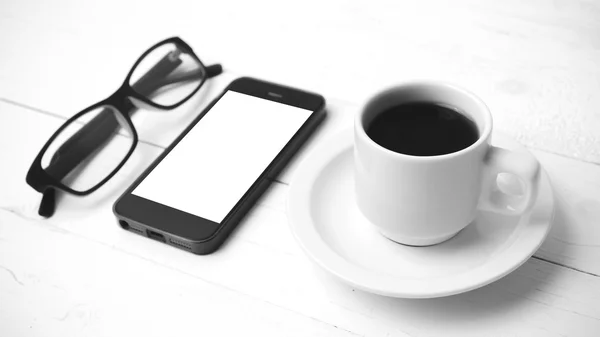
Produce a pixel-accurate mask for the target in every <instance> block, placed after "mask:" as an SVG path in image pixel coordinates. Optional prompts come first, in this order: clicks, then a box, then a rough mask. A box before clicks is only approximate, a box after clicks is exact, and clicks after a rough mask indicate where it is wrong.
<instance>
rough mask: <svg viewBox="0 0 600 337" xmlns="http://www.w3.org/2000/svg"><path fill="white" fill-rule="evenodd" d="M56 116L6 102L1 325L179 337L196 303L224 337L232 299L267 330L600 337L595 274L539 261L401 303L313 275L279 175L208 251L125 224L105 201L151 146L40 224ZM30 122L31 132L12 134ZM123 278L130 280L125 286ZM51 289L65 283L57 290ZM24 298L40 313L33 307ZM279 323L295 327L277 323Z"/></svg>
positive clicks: (254, 329) (0, 137)
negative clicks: (40, 182) (41, 168)
mask: <svg viewBox="0 0 600 337" xmlns="http://www.w3.org/2000/svg"><path fill="white" fill-rule="evenodd" d="M332 120H335V117H334V119H332ZM61 122H62V121H61V120H60V119H59V118H56V117H53V116H47V115H43V114H40V113H37V112H33V111H28V110H25V109H22V108H19V107H15V106H11V105H9V104H4V103H0V128H1V129H2V130H0V131H1V132H0V151H1V152H2V153H3V154H7V156H8V157H10V158H11V159H12V160H13V161H14V165H11V166H10V167H8V168H7V170H6V171H4V172H3V177H2V178H1V185H2V186H7V187H8V188H9V190H10V191H11V193H10V194H5V193H2V194H1V195H0V208H1V210H0V226H1V227H0V249H1V250H2V252H1V253H0V261H1V263H0V265H2V266H3V267H4V268H3V270H0V275H3V276H0V284H1V285H2V286H1V287H0V289H2V291H6V295H3V296H1V297H2V298H8V299H9V300H8V302H7V303H11V304H10V305H9V307H10V308H13V309H14V308H17V309H18V310H16V311H15V310H12V311H10V312H4V314H2V315H0V322H1V321H2V320H4V322H12V323H13V324H12V325H4V324H0V326H9V327H10V328H11V329H12V330H9V331H13V332H15V333H17V334H18V333H19V332H22V331H25V330H22V329H25V328H26V327H28V326H32V328H31V329H32V330H31V331H32V332H33V334H36V332H37V334H42V331H45V332H48V331H49V332H56V334H61V335H80V334H81V332H82V331H83V332H84V333H86V334H89V335H98V334H104V333H106V334H109V333H110V332H111V331H113V330H110V329H115V327H116V326H119V325H123V326H124V329H125V331H142V332H144V331H149V332H154V333H157V334H159V333H162V332H164V331H167V329H168V328H169V327H171V326H172V325H173V324H175V325H177V323H181V327H180V328H173V329H175V330H174V331H175V332H184V331H190V329H192V328H193V326H192V325H191V323H190V322H191V318H190V317H192V316H190V314H189V313H188V311H191V310H198V311H199V312H200V313H203V314H205V315H208V316H207V317H210V319H211V320H213V321H214V322H211V323H210V324H209V326H208V329H209V330H210V331H212V332H213V333H214V335H229V334H231V333H239V332H240V331H241V330H236V329H237V328H236V327H228V329H231V330H228V329H225V330H219V329H218V326H219V324H218V323H219V322H221V320H222V319H224V318H223V317H224V315H225V308H228V307H229V305H231V306H233V307H236V308H237V307H239V306H242V307H243V308H248V309H247V310H246V309H239V310H238V309H236V310H234V311H231V312H230V313H231V315H232V317H234V319H237V318H238V316H239V317H240V319H246V318H244V317H247V315H248V313H247V311H251V312H254V313H255V314H256V315H258V318H253V319H252V322H254V323H253V325H248V328H247V330H245V331H247V333H257V334H258V333H261V334H266V335H269V334H272V335H277V334H285V335H287V334H290V335H291V331H295V329H300V331H307V332H306V334H313V333H316V334H318V333H325V334H330V333H341V332H339V331H338V330H342V331H346V330H347V331H351V332H353V333H355V334H358V335H386V334H389V335H391V336H420V335H425V336H427V335H460V336H482V335H483V336H485V335H486V334H487V335H493V333H496V335H514V336H548V335H552V334H553V333H555V334H557V335H558V334H565V335H569V336H593V334H591V332H594V331H600V324H599V323H598V322H600V308H599V307H598V304H597V303H598V302H599V301H598V300H599V299H600V293H599V291H600V283H599V282H600V279H599V278H598V277H595V276H592V275H588V274H585V273H580V272H577V271H574V270H572V269H569V268H567V267H561V266H558V265H555V264H551V263H547V262H544V261H539V260H536V259H533V260H530V261H529V262H527V263H526V264H525V265H524V266H523V267H521V268H519V269H518V270H517V271H516V272H514V273H512V274H511V275H509V276H507V277H505V278H503V279H502V280H500V281H498V282H496V283H494V284H492V285H489V286H487V287H484V288H482V289H479V290H476V291H473V292H469V293H466V294H463V295H458V296H452V297H449V298H444V299H437V300H426V301H413V300H397V299H388V298H383V297H380V296H376V295H371V294H366V293H362V292H360V291H354V290H353V289H350V288H348V287H347V286H345V285H342V284H340V283H338V282H336V281H333V280H332V279H330V278H329V276H326V275H324V274H323V273H322V272H320V271H317V270H315V269H314V268H313V267H312V265H311V264H310V262H309V261H308V260H307V258H306V257H305V256H304V255H303V254H302V252H301V251H300V249H299V248H298V247H297V245H296V244H295V242H294V241H293V239H292V237H291V234H290V233H289V230H288V228H287V219H286V215H285V213H284V205H285V198H286V193H287V188H288V187H287V186H286V185H283V184H279V183H275V184H274V186H272V187H271V189H270V190H269V192H268V193H267V194H266V195H265V196H264V197H263V198H261V200H260V202H259V206H257V207H255V208H254V209H253V210H252V211H251V212H250V214H249V215H248V216H247V217H246V219H245V220H244V221H243V222H242V224H241V225H240V228H239V229H238V230H237V231H236V232H234V235H233V236H232V237H231V239H230V240H228V241H227V242H226V244H225V246H224V247H223V249H222V250H220V251H218V252H217V253H216V254H213V255H210V256H204V257H199V256H195V255H192V254H189V253H186V252H183V251H180V250H177V249H174V248H172V247H168V246H166V245H163V244H160V243H156V242H154V241H151V240H148V239H146V238H142V237H140V236H137V235H135V234H132V233H129V232H125V231H123V230H121V229H120V228H119V227H118V226H117V224H116V222H115V220H114V217H113V215H112V212H111V209H110V206H111V205H112V202H113V201H114V200H115V198H116V197H117V196H118V195H119V193H121V192H122V191H123V190H124V189H125V188H126V186H127V184H129V183H131V181H133V179H134V178H135V176H136V175H137V174H139V173H140V172H141V170H143V168H144V167H145V166H146V165H147V164H148V163H149V162H150V161H151V159H152V158H154V157H155V156H156V155H158V153H159V152H160V149H159V148H157V147H154V146H150V145H146V144H140V148H139V149H137V150H136V154H135V155H134V158H132V162H131V163H129V164H127V165H126V166H125V167H124V168H123V171H122V172H120V173H119V174H118V175H117V176H116V177H115V180H114V181H113V182H111V183H110V184H111V185H109V186H106V188H103V189H101V190H99V191H98V194H93V195H91V196H89V197H86V198H75V197H69V196H66V197H64V198H63V199H62V200H61V201H60V205H59V208H58V211H57V214H56V216H55V217H53V218H52V219H51V220H40V219H38V218H37V216H35V207H37V202H38V200H39V196H37V195H36V194H35V193H32V192H31V191H28V190H29V188H28V187H27V186H26V185H25V184H24V182H23V180H22V179H23V177H22V174H23V173H24V172H25V170H26V167H28V165H29V162H30V160H31V158H33V156H34V155H35V153H36V151H37V150H38V148H39V146H41V144H40V143H43V141H44V140H45V137H47V136H48V135H49V134H50V133H51V132H52V131H53V129H54V128H55V127H56V126H57V125H59V124H60V123H61ZM27 124H28V125H30V127H29V129H30V130H34V131H35V133H33V132H32V133H31V134H24V133H18V132H14V131H11V130H21V129H24V128H25V126H24V125H27ZM325 129H326V128H325ZM11 139H12V143H16V141H17V139H18V140H20V141H22V142H23V145H22V146H21V147H20V148H19V151H14V150H11V147H10V145H11ZM548 156H550V157H552V156H554V155H548ZM567 160H570V161H573V160H572V159H567ZM588 165H589V164H588ZM34 247H36V248H37V249H34ZM138 261H139V262H138ZM140 270H141V271H140ZM28 275H29V276H28ZM31 275H33V276H31ZM120 275H124V276H123V277H120ZM159 275H160V276H159ZM67 276H68V277H67ZM71 279H72V280H71ZM123 279H127V280H130V281H131V282H130V283H129V284H128V285H126V286H125V287H122V286H121V284H120V282H121V281H122V280H123ZM148 279H150V280H151V281H150V282H149V283H145V282H144V281H145V280H148ZM32 280H33V281H32ZM36 280H37V281H36ZM36 282H37V283H36ZM20 283H23V285H22V286H20ZM57 284H58V285H59V287H61V288H63V290H60V289H59V290H55V289H54V288H53V285H57ZM207 284H208V285H207ZM134 285H135V286H134ZM167 285H174V287H171V288H169V287H168V286H167ZM26 287H29V288H32V289H27V288H26ZM36 287H38V288H36ZM215 287H216V288H215ZM15 288H16V289H20V290H17V291H15ZM21 288H22V289H21ZM26 289H27V291H26ZM157 289H158V290H157ZM174 289H178V290H177V291H176V290H174ZM215 289H217V290H215ZM223 289H225V290H223ZM157 291H158V293H156V292H157ZM65 292H66V293H69V294H71V293H72V295H68V296H67V295H64V293H65ZM34 294H37V295H34ZM148 294H153V296H156V300H152V299H151V298H152V297H147V296H149V295H148ZM187 296H190V297H193V298H205V297H207V298H209V299H211V301H210V303H211V304H212V303H217V304H216V305H217V309H215V310H212V309H211V306H210V305H208V306H206V307H205V306H200V307H198V306H193V307H191V308H190V307H189V302H187ZM36 301H40V302H39V303H38V302H36ZM146 301H147V302H146ZM21 302H24V303H33V304H32V305H34V304H35V306H34V307H35V308H37V309H35V310H29V311H28V310H25V309H24V308H22V305H21V304H18V303H21ZM12 303H15V304H12ZM44 303H45V304H44ZM224 303H228V304H227V305H225V304H224ZM240 303H242V304H240ZM265 303H266V304H265ZM223 306H224V307H223ZM163 307H167V308H169V310H168V313H169V314H170V315H172V316H171V317H170V318H167V319H162V320H160V318H159V316H158V315H159V313H160V312H161V311H160V310H158V309H156V310H153V308H163ZM19 308H21V309H19ZM278 308H279V309H278ZM282 310H283V311H282ZM69 312H71V313H70V314H69ZM284 312H291V313H294V314H289V315H288V314H285V313H284ZM0 313H2V311H0ZM52 317H58V318H59V319H60V318H63V317H66V318H65V319H64V321H65V323H63V324H57V323H55V321H54V320H52ZM124 317H130V318H131V320H129V319H125V318H124ZM145 317H150V319H149V320H148V321H152V322H154V321H157V322H156V323H155V324H156V327H155V328H152V326H143V327H142V328H140V324H141V323H143V322H146V323H147V322H148V321H147V320H146V319H145ZM250 317H255V316H250ZM282 317H283V318H282ZM17 318H18V319H17ZM179 318H181V320H179ZM279 319H282V320H284V322H285V324H284V325H285V326H286V327H291V328H290V330H277V329H280V328H281V327H280V326H279V325H278V324H279V323H278V321H277V320H279ZM306 319H309V320H308V321H307V320H306ZM244 322H245V321H244ZM213 323H214V324H213ZM27 324H29V325H27ZM86 324H87V325H86ZM328 326H329V327H328ZM332 326H337V327H338V328H339V329H335V330H328V329H330V328H331V327H332ZM24 327H25V328H24ZM33 327H36V328H35V329H34V328H33ZM101 327H104V329H108V330H102V329H101ZM36 329H41V330H36ZM127 329H130V330H127ZM136 329H138V330H136ZM146 329H147V330H146ZM177 329H180V330H177ZM302 329H304V330H302ZM50 334H53V333H50Z"/></svg>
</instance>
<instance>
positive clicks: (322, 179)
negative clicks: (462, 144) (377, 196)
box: [288, 129, 554, 298]
mask: <svg viewBox="0 0 600 337" xmlns="http://www.w3.org/2000/svg"><path fill="white" fill-rule="evenodd" d="M494 136H495V137H494V141H493V142H492V143H493V144H494V145H497V146H501V147H504V148H508V149H514V150H518V151H527V150H525V149H524V148H523V147H522V146H521V145H519V144H517V143H516V142H515V141H512V140H511V139H509V138H507V137H505V136H501V135H497V134H495V135H494ZM352 140H353V137H352V130H351V129H349V130H346V131H344V132H342V133H340V134H338V135H337V136H335V137H333V138H331V139H330V140H329V141H327V142H326V143H324V144H322V145H321V146H320V147H319V148H317V149H315V151H314V152H313V153H311V155H310V156H309V157H308V158H307V159H306V160H305V161H304V162H303V163H302V165H300V167H299V169H298V171H297V172H296V175H295V178H294V180H293V181H292V184H291V187H290V194H289V199H288V217H289V223H290V226H291V229H292V232H293V234H294V236H295V237H296V240H297V242H298V243H299V244H300V246H301V247H302V248H303V250H304V251H305V252H306V254H308V256H310V257H311V258H312V260H313V261H314V262H316V263H317V264H318V265H319V266H321V267H322V268H323V269H325V270H327V271H329V272H330V273H331V274H332V275H334V276H335V277H337V278H339V279H340V280H342V281H343V282H346V283H348V284H349V285H351V286H352V287H355V288H357V289H361V290H364V291H368V292H372V293H376V294H380V295H384V296H392V297H404V298H432V297H441V296H448V295H453V294H458V293H462V292H466V291H469V290H472V289H476V288H479V287H482V286H484V285H486V284H489V283H491V282H493V281H495V280H497V279H499V278H501V277H503V276H505V275H507V274H508V273H510V272H511V271H513V270H515V269H516V268H517V267H519V266H520V265H521V264H523V263H524V262H525V261H527V259H528V258H529V257H531V256H532V255H533V253H534V252H535V251H536V250H537V249H538V248H539V247H540V245H541V244H542V242H543V241H544V239H545V238H546V235H547V234H548V232H549V231H550V226H551V220H552V215H553V209H554V199H553V196H552V188H551V186H550V182H549V180H548V177H547V175H546V173H545V172H543V173H542V178H541V184H540V192H539V195H538V199H537V201H536V203H535V205H534V207H533V209H532V210H531V211H530V212H529V213H527V214H524V215H523V216H519V217H508V216H502V215H497V214H493V213H487V212H480V213H479V215H478V216H477V218H476V220H475V222H474V223H472V224H470V225H469V226H467V228H465V229H463V230H462V231H461V232H460V233H459V234H458V235H456V236H455V237H454V238H452V239H450V240H448V241H446V242H443V243H441V244H438V245H435V246H429V247H410V246H404V245H400V244H397V243H394V242H392V241H390V240H388V239H386V238H385V237H384V236H382V235H381V234H379V232H378V231H377V230H376V229H375V227H374V226H372V225H371V224H370V223H369V221H368V220H367V219H366V218H364V217H363V215H362V213H361V212H360V211H359V210H358V208H357V207H356V204H355V198H354V171H353V142H352Z"/></svg>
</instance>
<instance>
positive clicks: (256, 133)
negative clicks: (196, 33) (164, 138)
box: [131, 90, 312, 223]
mask: <svg viewBox="0 0 600 337" xmlns="http://www.w3.org/2000/svg"><path fill="white" fill-rule="evenodd" d="M311 114H312V111H310V110H307V109H302V108H298V107H294V106H291V105H287V104H282V103H278V102H274V101H270V100H266V99H263V98H259V97H255V96H250V95H246V94H243V93H239V92H236V91H231V90H229V91H227V92H225V94H224V95H223V96H222V97H221V99H219V101H217V102H216V103H215V105H214V106H213V107H212V108H211V109H210V111H208V112H207V113H206V115H204V117H202V119H201V120H200V121H199V122H198V123H197V124H196V125H195V126H194V127H193V128H192V129H191V130H190V131H189V132H188V133H187V134H186V135H185V137H184V138H183V139H182V140H181V141H180V142H179V143H178V144H177V146H175V147H174V148H173V149H172V150H171V152H170V153H169V154H168V155H167V156H166V157H165V158H164V159H163V160H162V161H161V162H160V163H159V164H158V165H157V166H156V167H155V168H154V170H153V171H152V172H150V174H149V175H148V176H146V178H145V179H144V180H143V181H142V182H141V183H140V184H139V185H138V186H137V187H136V188H135V189H134V190H133V191H132V192H131V193H132V194H134V195H137V196H138V197H142V198H145V199H148V200H152V201H154V202H157V203H160V204H163V205H166V206H169V207H172V208H175V209H178V210H180V211H183V212H187V213H190V214H193V215H196V216H199V217H202V218H205V219H208V220H211V221H214V222H217V223H220V222H221V221H223V219H224V218H225V216H226V215H227V214H228V213H229V211H230V210H231V209H232V208H233V207H234V206H235V204H236V203H237V202H238V201H239V200H240V199H241V197H242V196H243V195H244V193H246V191H247V190H248V189H249V188H250V186H252V184H253V183H254V182H255V181H256V179H257V178H258V177H259V176H260V175H261V174H262V172H263V171H264V170H265V169H266V168H267V166H268V165H269V164H270V163H271V162H272V161H273V159H274V158H275V157H276V156H277V154H279V152H280V151H281V150H282V149H283V148H284V147H285V145H286V144H287V143H288V141H289V140H290V139H291V138H292V136H293V135H294V134H295V133H296V131H298V130H299V129H300V127H301V126H302V125H303V124H304V122H306V120H307V119H308V118H309V117H310V115H311Z"/></svg>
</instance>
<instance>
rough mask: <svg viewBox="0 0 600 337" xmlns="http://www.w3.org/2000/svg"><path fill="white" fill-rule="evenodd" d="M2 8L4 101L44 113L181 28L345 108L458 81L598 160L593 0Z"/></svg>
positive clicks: (527, 126)
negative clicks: (418, 86)
mask: <svg viewBox="0 0 600 337" xmlns="http://www.w3.org/2000/svg"><path fill="white" fill-rule="evenodd" d="M0 6H1V7H0V18H1V20H0V31H2V32H4V33H3V34H0V43H1V44H2V46H3V54H2V62H0V71H1V72H2V74H3V76H2V78H1V79H0V93H1V94H0V96H1V97H4V98H7V99H11V100H14V101H17V102H20V103H27V104H29V105H32V106H34V107H37V108H40V109H43V110H47V111H51V112H53V113H58V114H66V115H71V114H73V113H74V112H76V111H78V110H80V109H82V108H83V107H85V106H86V105H87V104H90V103H91V102H94V101H96V100H98V99H100V98H103V97H105V96H107V95H109V94H110V93H111V91H112V90H114V89H115V88H116V87H117V86H118V84H119V82H120V80H121V79H122V78H123V77H124V76H125V74H126V72H127V70H128V69H129V67H130V66H131V64H132V63H133V61H134V60H135V59H136V58H137V56H138V55H139V54H140V53H141V52H142V51H143V50H145V48H147V47H148V46H150V45H151V44H153V43H155V42H156V41H158V40H159V39H161V38H163V37H166V36H170V35H181V36H182V37H184V38H185V39H186V40H188V41H189V42H190V44H191V45H193V46H195V48H196V51H197V52H198V54H199V55H200V56H201V57H202V59H203V60H205V61H207V62H214V61H219V62H222V63H223V64H224V66H225V67H226V69H229V70H233V71H235V72H236V73H239V74H245V75H253V76H256V77H260V78H265V79H270V80H273V81H276V82H282V83H288V84H290V85H295V86H299V87H303V88H307V89H311V90H314V91H317V92H320V93H322V94H325V95H326V96H327V97H328V98H331V97H335V98H338V99H341V100H346V101H351V102H353V103H360V102H362V101H363V100H364V99H365V98H366V97H368V96H370V95H371V94H372V93H373V92H374V91H377V90H380V89H381V88H382V87H384V86H387V85H390V84H394V83H397V82H400V81H405V80H410V79H415V78H432V79H439V80H445V81H450V82H455V83H458V84H460V85H463V86H465V87H467V88H469V89H471V90H473V91H474V92H475V93H477V94H478V95H480V96H481V97H482V98H483V99H484V101H486V102H487V103H488V105H489V106H490V108H491V110H492V112H493V114H494V117H495V122H496V126H497V127H498V128H499V129H501V130H504V131H505V132H507V133H509V134H510V135H511V136H512V137H514V138H516V139H517V140H519V141H521V142H522V143H524V144H525V145H528V146H532V147H535V148H538V149H542V150H546V151H550V152H554V153H560V154H562V155H565V156H569V157H573V158H578V159H582V160H586V161H590V162H595V163H600V138H599V136H598V133H597V130H598V129H600V114H598V113H597V111H598V109H597V107H598V106H600V96H599V95H598V94H597V93H598V92H600V44H599V43H598V41H600V21H599V20H598V19H597V18H598V17H599V16H600V4H599V3H598V2H597V1H593V0H577V1H564V0H563V1H551V2H549V1H527V2H522V1H518V0H510V1H503V2H497V1H493V0H485V1H475V0H461V1H453V2H446V1H442V0H426V1H416V0H414V1H411V0H401V1H396V0H394V1H383V0H380V1H367V0H360V1H327V2H321V1H314V0H313V1H303V2H302V3H297V4H287V5H286V6H282V5H281V4H280V2H278V1H275V0H261V1H252V2H243V1H231V0H230V1H189V0H173V1H169V2H168V4H167V3H164V2H156V3H148V2H139V1H119V2H118V5H116V3H115V2H113V1H104V2H101V3H90V2H81V1H75V0H62V1H52V2H45V1H9V2H3V3H2V5H0ZM115 8H118V10H115ZM106 18H110V24H105V23H106V20H107V19H106ZM42 55H43V56H42ZM74 60H77V61H76V62H74ZM90 79H93V80H90Z"/></svg>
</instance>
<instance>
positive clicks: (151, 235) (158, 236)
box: [148, 230, 166, 242]
mask: <svg viewBox="0 0 600 337" xmlns="http://www.w3.org/2000/svg"><path fill="white" fill-rule="evenodd" d="M148 237H149V238H150V239H153V240H156V241H160V242H166V240H165V236H164V235H162V234H160V233H156V232H153V231H151V230H148Z"/></svg>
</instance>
